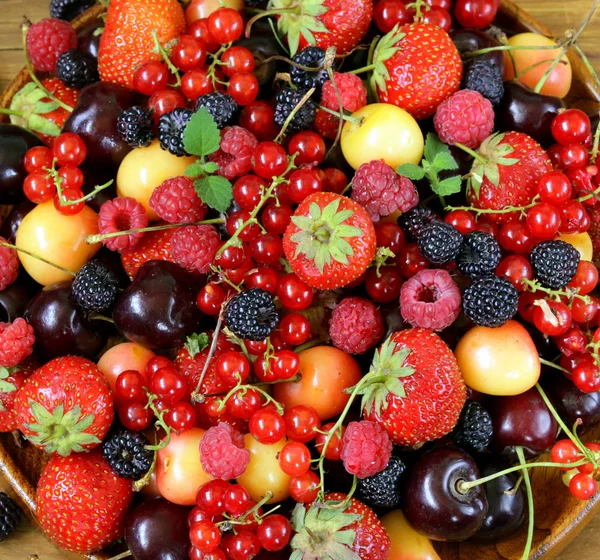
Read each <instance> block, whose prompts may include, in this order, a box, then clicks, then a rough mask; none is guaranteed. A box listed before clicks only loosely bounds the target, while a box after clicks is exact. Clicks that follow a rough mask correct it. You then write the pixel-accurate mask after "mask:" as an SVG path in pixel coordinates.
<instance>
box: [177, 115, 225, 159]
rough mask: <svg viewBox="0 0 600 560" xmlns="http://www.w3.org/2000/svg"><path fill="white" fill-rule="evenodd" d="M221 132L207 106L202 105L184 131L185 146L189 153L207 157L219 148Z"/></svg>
mask: <svg viewBox="0 0 600 560" xmlns="http://www.w3.org/2000/svg"><path fill="white" fill-rule="evenodd" d="M220 144H221V133H220V132H219V129H218V127H217V123H216V122H215V120H214V119H213V117H212V115H211V114H210V113H209V112H208V111H207V109H206V107H200V109H198V110H197V111H196V112H195V113H194V114H193V115H192V117H191V118H190V120H189V121H188V123H187V125H186V127H185V130H184V131H183V147H184V148H185V151H186V152H187V153H188V154H192V155H194V156H199V157H206V156H208V155H210V154H212V153H214V152H216V151H217V150H218V149H219V146H220Z"/></svg>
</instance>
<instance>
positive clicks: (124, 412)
mask: <svg viewBox="0 0 600 560" xmlns="http://www.w3.org/2000/svg"><path fill="white" fill-rule="evenodd" d="M119 420H120V421H121V424H123V426H124V427H125V428H127V429H128V430H131V431H132V432H141V431H142V430H145V429H146V428H147V427H148V426H150V423H151V422H152V411H151V410H150V409H149V408H146V405H145V403H143V402H140V401H128V402H126V403H125V404H124V405H122V406H120V407H119Z"/></svg>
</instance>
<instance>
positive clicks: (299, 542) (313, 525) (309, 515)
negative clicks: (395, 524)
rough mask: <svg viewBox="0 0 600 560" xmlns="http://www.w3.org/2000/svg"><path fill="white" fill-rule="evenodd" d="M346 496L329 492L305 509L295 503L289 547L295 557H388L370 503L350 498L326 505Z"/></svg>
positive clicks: (367, 559)
mask: <svg viewBox="0 0 600 560" xmlns="http://www.w3.org/2000/svg"><path fill="white" fill-rule="evenodd" d="M346 498H347V496H346V494H342V493H341V492H333V493H331V494H327V495H326V496H325V504H319V505H312V506H310V507H309V508H308V510H307V509H306V508H305V506H304V505H303V504H298V505H297V506H296V508H295V509H294V512H293V514H292V525H293V528H294V531H296V533H297V534H296V535H295V536H294V538H293V539H292V541H291V547H292V550H294V554H295V555H296V556H297V557H298V558H302V559H303V560H318V559H320V558H344V559H345V560H388V559H389V557H390V547H391V542H390V536H389V534H388V532H387V531H386V529H385V527H384V526H383V523H381V521H380V520H379V519H378V517H377V515H376V514H375V512H374V511H373V510H372V509H371V508H370V507H368V506H366V505H365V504H363V503H362V502H359V501H358V500H355V499H354V498H351V499H350V502H349V503H348V505H347V506H345V507H344V508H343V509H340V508H334V507H327V505H326V504H328V503H330V502H331V505H332V506H339V505H341V503H342V502H344V500H346ZM342 535H343V538H342ZM297 553H299V554H297ZM296 556H294V555H292V558H296Z"/></svg>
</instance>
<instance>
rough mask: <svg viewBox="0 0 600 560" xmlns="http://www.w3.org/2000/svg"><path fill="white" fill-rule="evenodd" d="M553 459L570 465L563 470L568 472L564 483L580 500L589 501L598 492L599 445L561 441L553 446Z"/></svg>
mask: <svg viewBox="0 0 600 560" xmlns="http://www.w3.org/2000/svg"><path fill="white" fill-rule="evenodd" d="M582 450H583V452H582ZM551 457H552V461H554V462H555V463H562V464H565V465H568V466H566V467H564V468H563V469H562V470H564V471H566V472H565V474H564V475H563V482H564V483H565V485H566V486H568V487H569V490H570V492H571V494H573V496H575V497H576V498H577V499H578V500H589V499H590V498H591V497H592V496H594V495H595V494H596V492H598V482H597V480H596V477H598V475H600V473H599V472H598V469H597V467H596V466H595V465H597V463H598V459H600V444H599V443H596V442H593V441H592V442H588V443H585V444H581V442H580V441H578V440H577V443H575V442H573V441H572V440H571V439H561V440H558V441H557V442H556V443H555V444H554V445H553V446H552V451H551Z"/></svg>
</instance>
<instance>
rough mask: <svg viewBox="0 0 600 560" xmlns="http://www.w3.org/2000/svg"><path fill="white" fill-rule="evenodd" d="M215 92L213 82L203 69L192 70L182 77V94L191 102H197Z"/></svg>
mask: <svg viewBox="0 0 600 560" xmlns="http://www.w3.org/2000/svg"><path fill="white" fill-rule="evenodd" d="M213 91H214V87H213V83H212V80H211V79H210V77H209V76H208V73H207V72H206V70H205V69H203V68H196V69H194V70H190V71H189V72H186V73H185V74H184V75H183V76H181V93H183V95H185V96H186V97H187V98H188V99H189V100H190V101H196V99H198V98H199V97H201V96H203V95H206V94H207V93H212V92H213Z"/></svg>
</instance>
